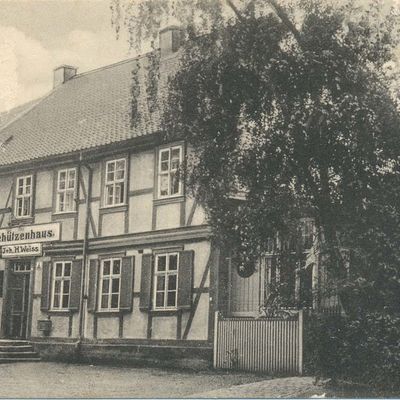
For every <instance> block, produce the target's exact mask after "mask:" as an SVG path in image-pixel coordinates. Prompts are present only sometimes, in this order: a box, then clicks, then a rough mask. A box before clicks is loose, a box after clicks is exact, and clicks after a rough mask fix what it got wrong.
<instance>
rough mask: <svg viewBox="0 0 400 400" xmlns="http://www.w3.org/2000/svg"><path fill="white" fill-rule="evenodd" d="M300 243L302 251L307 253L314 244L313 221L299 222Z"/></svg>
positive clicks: (304, 220)
mask: <svg viewBox="0 0 400 400" xmlns="http://www.w3.org/2000/svg"><path fill="white" fill-rule="evenodd" d="M301 242H302V246H303V249H304V251H308V250H310V249H311V247H312V246H313V244H314V221H313V220H312V219H303V220H302V221H301Z"/></svg>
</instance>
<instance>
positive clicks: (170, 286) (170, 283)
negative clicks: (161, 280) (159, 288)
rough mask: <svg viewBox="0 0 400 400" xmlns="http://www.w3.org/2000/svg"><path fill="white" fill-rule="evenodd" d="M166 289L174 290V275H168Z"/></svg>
mask: <svg viewBox="0 0 400 400" xmlns="http://www.w3.org/2000/svg"><path fill="white" fill-rule="evenodd" d="M168 290H176V275H170V276H169V277H168Z"/></svg>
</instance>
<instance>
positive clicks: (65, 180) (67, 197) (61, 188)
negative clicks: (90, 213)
mask: <svg viewBox="0 0 400 400" xmlns="http://www.w3.org/2000/svg"><path fill="white" fill-rule="evenodd" d="M75 187H76V169H75V168H70V169H63V170H61V171H58V180H57V207H56V210H57V212H59V213H63V212H71V211H75V201H74V200H75Z"/></svg>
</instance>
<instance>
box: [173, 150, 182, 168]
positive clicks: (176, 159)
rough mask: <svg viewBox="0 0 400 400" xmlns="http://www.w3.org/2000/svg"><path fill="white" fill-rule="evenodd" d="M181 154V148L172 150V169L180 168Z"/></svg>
mask: <svg viewBox="0 0 400 400" xmlns="http://www.w3.org/2000/svg"><path fill="white" fill-rule="evenodd" d="M180 154H181V151H180V149H174V150H172V154H171V170H176V169H178V168H179V163H180Z"/></svg>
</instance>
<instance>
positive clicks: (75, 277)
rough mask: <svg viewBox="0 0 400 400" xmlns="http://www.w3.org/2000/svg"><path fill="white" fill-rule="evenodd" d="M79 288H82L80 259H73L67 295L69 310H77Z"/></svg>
mask: <svg viewBox="0 0 400 400" xmlns="http://www.w3.org/2000/svg"><path fill="white" fill-rule="evenodd" d="M81 288H82V260H75V261H73V262H72V269H71V289H70V295H69V309H70V310H71V311H78V310H79V303H80V301H81Z"/></svg>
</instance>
